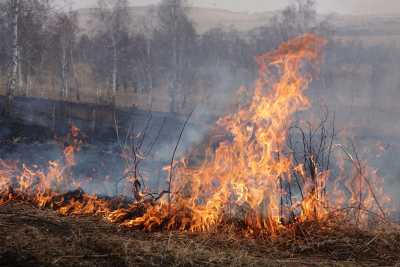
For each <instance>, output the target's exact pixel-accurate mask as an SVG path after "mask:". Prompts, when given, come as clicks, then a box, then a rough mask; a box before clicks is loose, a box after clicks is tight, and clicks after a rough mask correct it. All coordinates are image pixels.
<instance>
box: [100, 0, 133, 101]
mask: <svg viewBox="0 0 400 267" xmlns="http://www.w3.org/2000/svg"><path fill="white" fill-rule="evenodd" d="M98 11H99V12H98V18H99V20H100V22H101V25H102V27H101V28H100V32H103V34H105V35H107V36H108V37H109V39H110V48H111V51H112V63H111V64H112V68H111V90H112V96H113V103H114V104H115V97H116V94H117V90H118V86H119V84H118V83H119V68H118V65H119V64H118V62H119V53H120V43H121V40H122V38H123V36H124V35H126V34H127V33H128V32H129V25H130V16H129V12H128V3H127V0H99V1H98Z"/></svg>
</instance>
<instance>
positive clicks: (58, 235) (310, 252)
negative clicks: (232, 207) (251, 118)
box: [0, 119, 400, 266]
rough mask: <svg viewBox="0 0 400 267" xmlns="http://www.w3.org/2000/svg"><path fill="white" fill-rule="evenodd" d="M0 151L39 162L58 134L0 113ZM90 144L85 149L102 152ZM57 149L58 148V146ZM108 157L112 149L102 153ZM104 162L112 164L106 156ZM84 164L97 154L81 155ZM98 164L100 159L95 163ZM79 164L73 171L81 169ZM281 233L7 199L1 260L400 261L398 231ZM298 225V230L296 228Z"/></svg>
mask: <svg viewBox="0 0 400 267" xmlns="http://www.w3.org/2000/svg"><path fill="white" fill-rule="evenodd" d="M0 126H1V127H0V158H2V159H18V160H21V161H23V162H29V163H32V164H44V163H45V162H47V160H48V158H49V157H51V156H54V153H55V154H57V153H60V151H59V150H60V148H59V147H58V146H59V144H58V143H57V142H55V141H54V137H55V136H56V135H57V134H56V133H54V132H52V131H50V130H49V129H47V128H44V127H40V126H32V125H25V124H23V123H21V122H20V121H10V120H3V119H0ZM104 147H105V146H104V145H96V143H92V145H91V146H88V147H86V148H83V149H84V150H85V149H86V153H87V154H90V153H92V154H96V157H94V158H98V156H97V154H99V155H100V154H104V149H105V148H104ZM55 151H56V152H55ZM106 157H107V158H109V155H107V156H106ZM108 164H111V165H113V164H115V163H113V162H111V163H110V162H108ZM83 165H89V166H90V167H88V168H87V169H88V171H90V172H91V173H90V174H93V168H94V166H97V168H98V169H97V172H103V171H107V170H109V169H110V168H109V167H108V166H107V165H104V166H103V167H102V168H104V169H100V167H99V161H98V160H97V161H94V162H93V163H92V162H91V161H88V160H86V161H85V164H83ZM100 165H101V164H100ZM85 168H86V167H84V166H78V172H85ZM300 227H303V228H301V229H300V228H299V229H300V230H301V231H300V232H301V234H300V235H297V234H296V235H294V234H293V232H290V231H289V232H288V233H286V234H283V235H282V236H281V237H279V238H275V239H266V238H258V237H257V236H255V237H254V236H252V237H245V236H243V235H239V234H238V233H237V232H236V231H231V230H229V229H225V230H223V231H219V230H217V231H214V232H210V233H198V234H194V233H188V232H166V231H159V232H152V233H150V232H146V231H142V230H132V229H123V228H121V227H119V226H118V225H115V224H110V223H108V222H106V221H105V220H104V219H102V218H101V217H98V216H86V217H76V216H68V217H63V216H60V215H59V214H57V212H55V211H53V210H51V209H38V208H36V207H34V206H33V205H32V204H31V203H27V202H21V201H12V202H8V203H6V204H4V205H2V206H0V237H1V238H0V266H399V264H400V231H385V232H382V231H380V232H363V231H359V230H356V229H346V228H342V229H339V228H338V229H332V230H330V231H322V230H320V229H318V228H315V226H307V225H304V226H300ZM299 229H297V230H296V232H297V233H298V232H299V231H298V230H299Z"/></svg>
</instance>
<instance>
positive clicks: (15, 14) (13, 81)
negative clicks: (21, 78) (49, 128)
mask: <svg viewBox="0 0 400 267" xmlns="http://www.w3.org/2000/svg"><path fill="white" fill-rule="evenodd" d="M19 8H20V0H12V1H11V11H12V24H11V25H12V58H11V74H10V78H9V80H8V85H7V96H6V97H7V100H6V102H7V103H6V108H5V114H6V115H7V116H10V115H11V113H12V106H13V102H14V94H15V92H16V90H17V79H18V64H19V60H18V51H19V42H18V25H19Z"/></svg>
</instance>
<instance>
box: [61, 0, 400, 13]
mask: <svg viewBox="0 0 400 267" xmlns="http://www.w3.org/2000/svg"><path fill="white" fill-rule="evenodd" d="M56 1H58V2H60V3H62V2H65V1H66V2H71V3H72V5H73V7H74V8H81V7H90V6H93V5H95V4H96V2H97V1H96V0H56ZM291 1H293V0H189V3H191V4H192V5H193V6H202V7H214V8H223V9H228V10H231V11H242V12H243V11H245V12H261V11H272V10H277V9H282V8H284V7H285V6H286V5H287V4H288V3H290V2H291ZM129 2H130V4H131V5H133V6H144V5H150V4H157V3H158V2H159V0H129ZM316 2H317V6H318V10H319V12H321V13H333V12H335V13H343V14H399V13H400V0H316Z"/></svg>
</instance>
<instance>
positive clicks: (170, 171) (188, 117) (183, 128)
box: [168, 108, 196, 205]
mask: <svg viewBox="0 0 400 267" xmlns="http://www.w3.org/2000/svg"><path fill="white" fill-rule="evenodd" d="M195 110H196V108H194V109H193V110H192V112H190V113H189V115H188V116H187V118H186V121H185V123H184V124H183V127H182V129H181V132H180V134H179V138H178V141H177V142H176V145H175V148H174V152H173V153H172V158H171V163H170V170H169V178H168V203H169V205H171V185H172V178H173V177H172V176H173V175H172V169H173V166H174V161H175V154H176V151H177V150H178V147H179V144H180V142H181V139H182V136H183V133H184V131H185V129H186V126H187V124H188V123H189V120H190V118H191V117H192V115H193V113H194V111H195Z"/></svg>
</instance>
